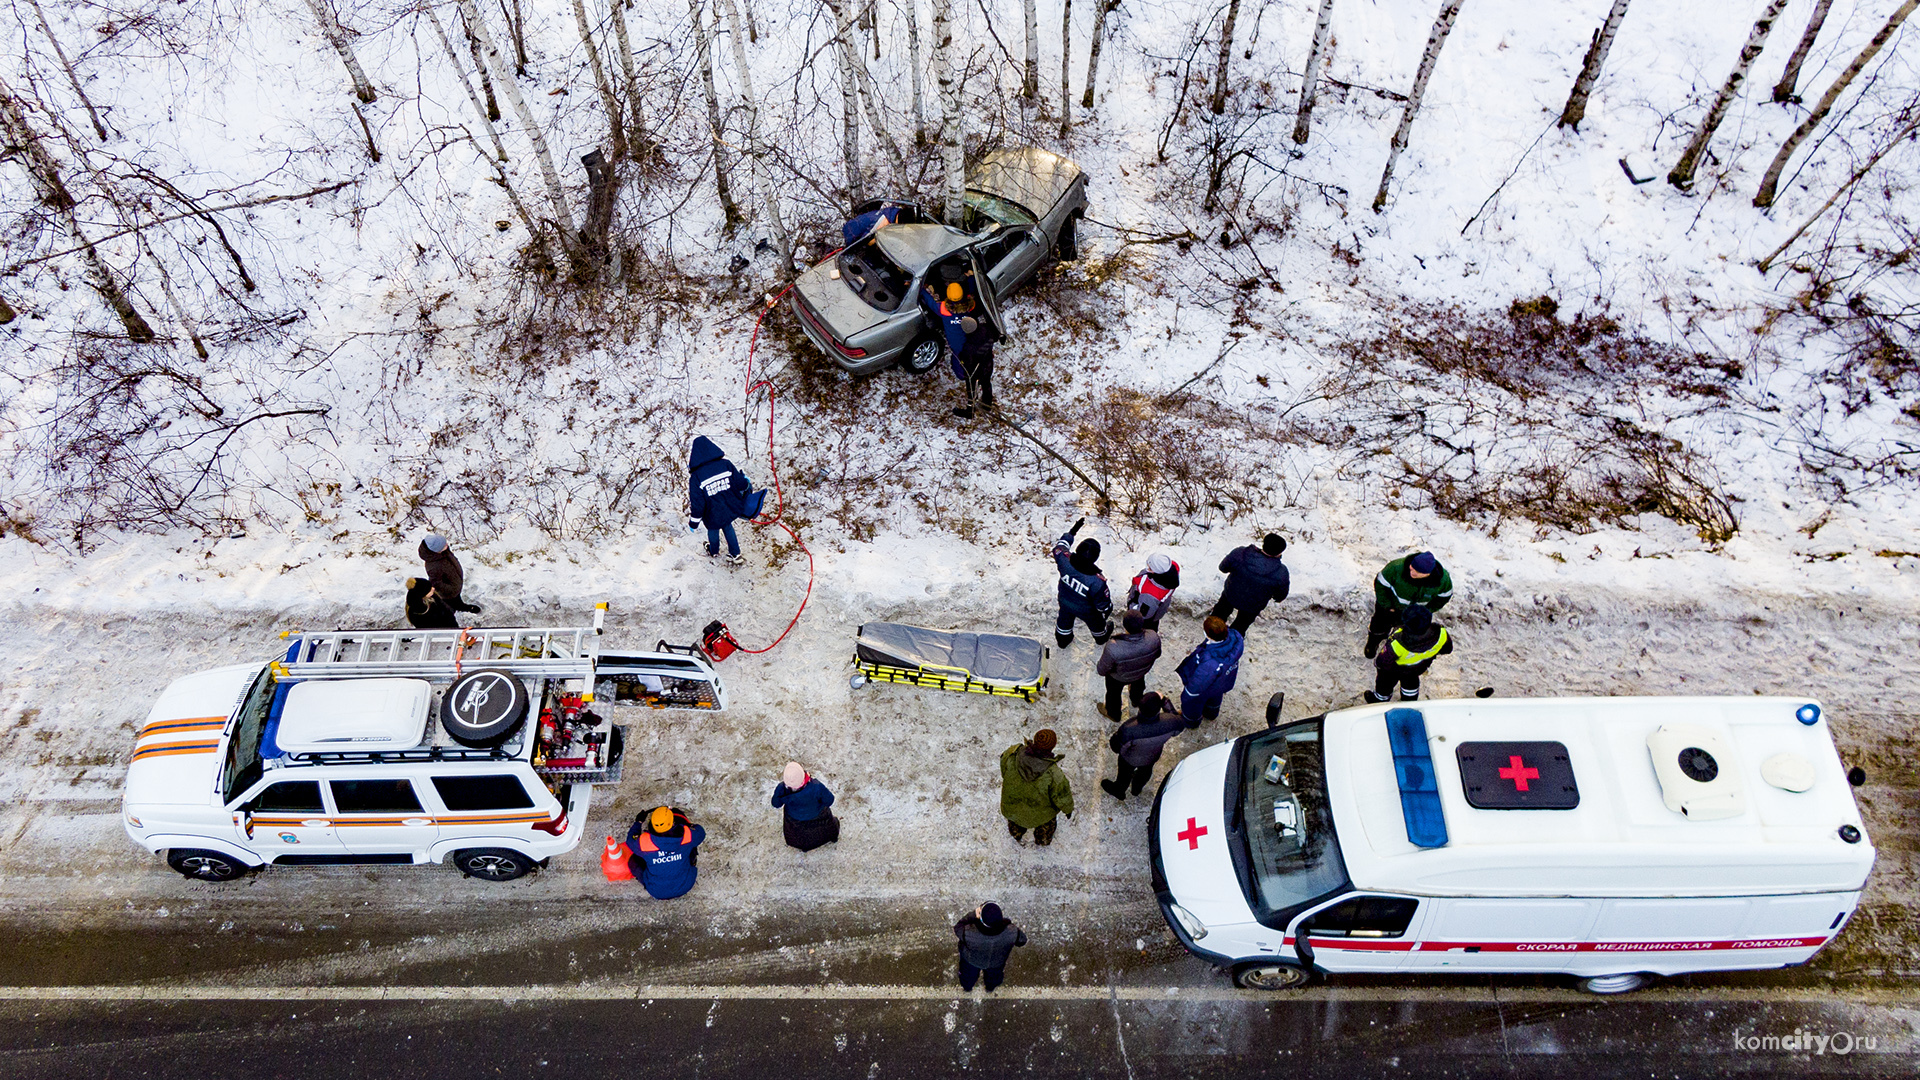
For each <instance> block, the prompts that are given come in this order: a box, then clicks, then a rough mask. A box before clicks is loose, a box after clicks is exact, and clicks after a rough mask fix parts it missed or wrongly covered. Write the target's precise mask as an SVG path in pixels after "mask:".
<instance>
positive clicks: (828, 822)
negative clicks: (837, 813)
mask: <svg viewBox="0 0 1920 1080" xmlns="http://www.w3.org/2000/svg"><path fill="white" fill-rule="evenodd" d="M773 805H774V806H776V807H779V808H780V809H781V810H782V811H783V813H782V814H781V819H780V832H781V835H782V836H784V837H785V838H786V841H787V846H788V847H793V848H799V849H800V850H801V851H812V850H813V849H814V848H817V847H820V846H822V845H825V844H831V843H835V842H837V841H838V840H839V839H840V819H839V818H837V817H834V816H833V810H832V809H831V807H832V806H833V792H831V791H829V790H827V785H825V784H823V783H821V782H820V781H819V780H818V779H817V778H815V777H812V776H809V775H807V770H806V769H804V768H802V767H801V766H800V763H799V762H797V761H789V762H787V767H786V768H785V769H784V770H782V771H781V774H780V782H779V783H778V784H775V785H774V787H773Z"/></svg>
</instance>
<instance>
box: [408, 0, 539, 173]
mask: <svg viewBox="0 0 1920 1080" xmlns="http://www.w3.org/2000/svg"><path fill="white" fill-rule="evenodd" d="M420 6H421V7H422V8H423V9H425V11H426V13H427V19H428V21H430V22H432V23H433V32H434V34H435V35H437V36H438V37H439V38H440V47H441V48H443V49H445V50H446V51H447V63H449V64H451V65H453V73H454V74H455V75H457V76H459V78H460V89H462V90H465V91H466V92H467V102H468V103H469V104H471V105H472V106H473V113H474V115H475V116H477V117H478V118H479V119H480V127H481V130H483V131H485V132H486V133H487V138H489V139H491V140H493V152H494V154H495V155H496V156H497V159H498V160H500V161H506V160H507V144H506V143H504V142H502V141H501V139H500V131H499V129H498V128H495V127H494V126H493V121H492V120H491V119H489V118H488V116H487V110H486V107H485V106H483V105H481V104H480V95H479V94H476V93H475V92H474V89H473V84H472V83H470V82H468V81H467V69H466V68H465V67H463V66H461V63H460V54H459V53H456V52H454V51H453V42H452V41H451V40H450V39H449V38H448V37H447V28H446V27H445V26H443V25H441V22H440V16H439V14H438V13H436V12H435V11H434V10H433V5H431V4H422V5H420ZM495 115H498V113H497V112H496V113H495ZM514 201H515V202H516V203H517V202H519V198H518V197H517V196H516V197H515V199H514Z"/></svg>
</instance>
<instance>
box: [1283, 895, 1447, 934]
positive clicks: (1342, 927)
mask: <svg viewBox="0 0 1920 1080" xmlns="http://www.w3.org/2000/svg"><path fill="white" fill-rule="evenodd" d="M1419 906H1420V902H1419V901H1418V900H1410V899H1407V898H1406V897H1401V896H1356V897H1353V898H1352V899H1349V900H1342V901H1340V902H1339V903H1337V904H1335V905H1333V906H1332V907H1330V908H1326V909H1324V910H1322V911H1318V912H1316V913H1314V914H1313V915H1312V916H1311V917H1310V918H1309V919H1308V920H1307V923H1308V926H1309V927H1310V928H1311V932H1312V933H1315V934H1320V935H1323V936H1326V937H1399V936H1400V935H1402V934H1404V933H1406V932H1407V926H1408V924H1410V923H1412V922H1413V913H1414V910H1415V909H1417V908H1418V907H1419Z"/></svg>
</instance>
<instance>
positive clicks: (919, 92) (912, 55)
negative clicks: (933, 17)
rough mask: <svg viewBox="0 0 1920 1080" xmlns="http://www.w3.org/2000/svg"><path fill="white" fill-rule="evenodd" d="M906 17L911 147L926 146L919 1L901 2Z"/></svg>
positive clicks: (924, 91)
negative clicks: (910, 88)
mask: <svg viewBox="0 0 1920 1080" xmlns="http://www.w3.org/2000/svg"><path fill="white" fill-rule="evenodd" d="M900 10H901V11H902V12H905V13H906V16H907V70H909V71H911V72H912V73H913V145H914V146H915V147H916V148H920V149H924V148H925V147H926V145H927V98H926V89H925V87H924V85H923V84H922V81H921V78H920V55H921V53H920V0H901V3H900Z"/></svg>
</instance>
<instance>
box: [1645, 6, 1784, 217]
mask: <svg viewBox="0 0 1920 1080" xmlns="http://www.w3.org/2000/svg"><path fill="white" fill-rule="evenodd" d="M1786 6H1787V0H1767V6H1766V10H1764V11H1762V12H1761V13H1760V17H1759V18H1758V19H1756V20H1754V23H1753V29H1752V30H1750V31H1748V32H1747V44H1746V47H1745V48H1743V49H1741V50H1740V56H1739V58H1738V59H1737V60H1735V61H1734V62H1733V71H1731V72H1729V73H1728V75H1727V82H1726V85H1724V86H1722V87H1721V88H1720V96H1719V97H1717V98H1714V99H1713V107H1712V108H1710V109H1708V110H1707V118H1706V119H1705V120H1702V121H1701V122H1700V130H1698V131H1696V132H1694V133H1693V141H1692V142H1689V143H1688V144H1687V148H1686V150H1685V151H1683V152H1682V153H1681V154H1680V162H1679V164H1677V165H1675V166H1674V167H1673V171H1672V172H1670V173H1668V174H1667V183H1669V184H1672V185H1673V186H1674V187H1677V188H1679V189H1681V190H1682V191H1684V190H1686V189H1687V188H1690V187H1692V186H1693V174H1694V171H1695V170H1696V169H1698V168H1699V167H1700V155H1701V154H1703V153H1705V152H1706V149H1707V143H1708V142H1709V141H1711V140H1712V139H1713V133H1714V132H1715V131H1716V130H1718V129H1719V127H1720V121H1722V120H1724V119H1726V116H1727V106H1729V105H1732V104H1733V99H1734V98H1735V97H1737V96H1739V94H1740V85H1741V84H1742V83H1744V82H1746V81H1747V72H1748V70H1749V69H1751V68H1752V67H1753V62H1754V60H1756V59H1758V58H1759V56H1760V50H1762V49H1764V48H1766V47H1767V35H1768V34H1771V33H1773V23H1774V20H1775V19H1778V18H1779V17H1780V10H1781V9H1782V8H1784V7H1786Z"/></svg>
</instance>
